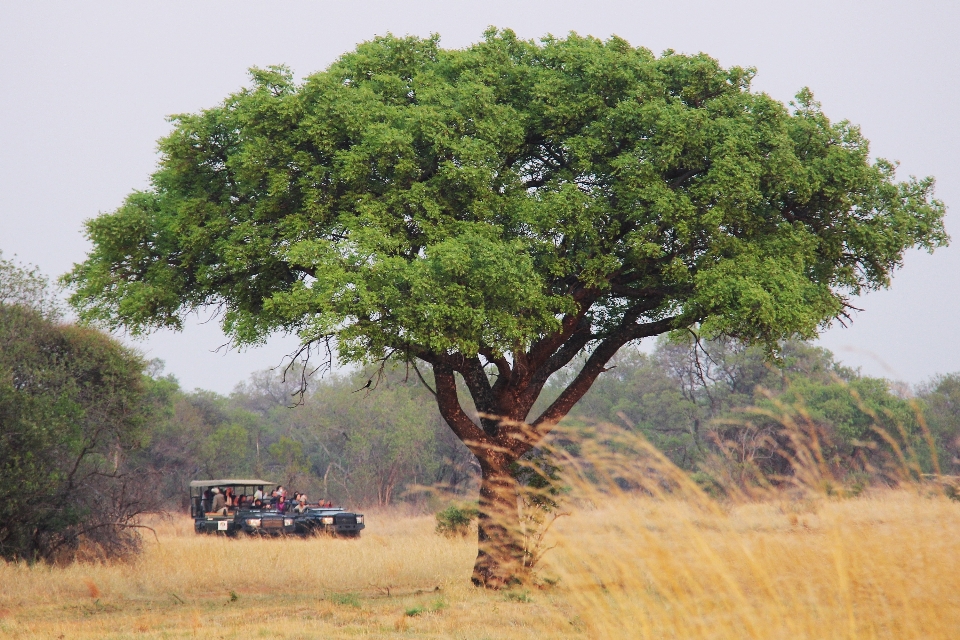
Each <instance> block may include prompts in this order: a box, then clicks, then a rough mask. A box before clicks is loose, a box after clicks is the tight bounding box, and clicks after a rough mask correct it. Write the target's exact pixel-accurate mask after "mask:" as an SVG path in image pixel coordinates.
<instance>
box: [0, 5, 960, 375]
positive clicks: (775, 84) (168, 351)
mask: <svg viewBox="0 0 960 640" xmlns="http://www.w3.org/2000/svg"><path fill="white" fill-rule="evenodd" d="M488 25H495V26H499V27H509V28H512V29H514V30H515V31H517V32H518V33H519V34H520V35H521V36H522V37H528V38H536V37H540V36H542V35H545V34H547V33H552V34H556V35H563V34H566V33H567V32H569V31H576V32H578V33H580V34H590V35H594V36H597V37H600V38H606V37H608V36H610V35H612V34H616V35H619V36H621V37H623V38H626V39H627V40H628V41H630V42H631V43H632V44H634V45H643V46H646V47H648V48H650V49H652V50H653V51H655V52H660V51H662V50H664V49H668V48H672V49H675V50H677V51H682V52H686V53H695V52H698V51H704V52H706V53H708V54H710V55H712V56H714V57H715V58H718V59H719V60H720V62H721V63H722V64H724V65H726V66H730V65H741V66H754V67H757V69H758V71H759V75H758V76H757V79H756V82H755V85H754V86H755V88H757V89H758V90H762V91H766V92H768V93H769V94H771V95H772V96H774V97H776V98H778V99H780V100H783V101H788V100H790V99H791V97H792V96H793V95H794V94H795V93H796V91H797V90H798V89H800V88H801V87H803V86H809V87H811V88H812V89H813V91H814V93H815V95H816V97H817V98H818V99H819V100H820V101H821V102H822V103H823V106H824V110H825V111H826V113H827V114H828V115H829V116H830V117H831V118H833V119H835V120H840V119H848V120H850V121H852V122H855V123H857V124H860V125H861V126H862V128H863V131H864V133H865V135H866V136H867V138H868V139H870V140H871V141H872V145H873V146H872V151H873V153H874V155H876V156H880V157H885V158H889V159H893V160H899V161H900V163H901V174H900V175H901V176H902V177H906V176H907V175H910V174H913V175H918V176H923V175H934V176H936V177H937V179H938V188H937V194H938V197H940V198H941V199H942V200H944V201H945V202H946V203H947V205H948V206H951V205H954V206H955V207H956V206H957V205H958V203H960V154H958V152H957V149H958V148H960V124H958V123H960V3H957V2H932V1H922V0H914V1H912V2H906V1H903V2H892V1H881V0H872V1H871V2H864V1H861V2H847V1H844V0H832V1H829V2H823V1H815V0H808V1H806V2H795V1H793V2H778V1H775V0H762V1H752V2H751V1H745V0H744V1H731V2H723V1H720V0H714V1H700V2H683V1H674V2H663V1H662V0H661V1H659V2H646V1H633V2H629V1H619V2H618V1H600V0H594V1H593V2H564V1H557V0H554V1H551V2H534V1H523V0H513V1H511V2H500V1H490V0H488V1H485V2H454V1H451V0H445V1H443V2H403V1H397V0H393V1H389V2H319V1H314V2H296V1H289V0H288V1H283V2H248V1H240V0H230V1H210V0H206V1H201V0H192V1H189V2H178V1H173V0H162V1H145V0H138V1H137V2H130V1H129V0H127V1H124V2H104V1H101V2H77V1H76V0H72V1H70V2H44V1H40V0H31V1H30V2H16V1H14V0H0V250H2V251H3V253H4V256H5V257H7V258H9V257H11V256H12V255H13V254H16V255H17V257H18V259H20V260H21V261H25V262H30V263H33V264H36V265H38V266H40V267H41V269H42V270H43V271H45V272H46V273H47V274H49V275H51V276H57V275H60V274H62V273H63V272H65V271H67V270H68V269H69V268H70V267H71V265H72V264H73V263H75V262H79V261H80V260H82V259H83V258H84V255H85V252H86V250H87V247H88V245H87V242H86V240H85V239H84V238H83V236H82V233H81V224H82V222H83V220H85V219H87V218H90V217H93V216H95V215H97V213H98V212H103V211H110V210H112V209H114V208H116V207H117V206H118V205H119V204H120V203H121V201H122V199H123V197H124V196H125V195H126V194H127V193H129V192H130V191H131V190H133V189H142V188H145V187H146V186H147V178H148V176H149V174H150V172H151V171H152V170H153V168H154V167H155V164H156V160H157V156H156V145H155V142H156V140H157V139H158V138H160V137H161V136H163V135H164V134H165V133H166V132H167V131H168V130H169V125H168V124H167V122H166V121H165V119H164V117H165V116H166V115H168V114H172V113H181V112H190V111H196V110H198V109H202V108H204V107H209V106H212V105H214V104H216V103H218V102H219V101H220V100H222V99H223V98H224V97H225V96H226V95H227V94H228V93H230V92H232V91H235V90H236V89H238V88H240V87H241V86H243V85H244V84H245V83H246V82H247V77H246V69H247V68H248V67H250V66H253V65H257V66H265V65H269V64H281V63H282V64H287V65H289V66H290V67H292V69H293V70H294V72H295V73H297V75H298V76H300V77H302V76H304V75H306V74H308V73H311V72H313V71H318V70H321V69H324V68H325V67H326V66H327V65H329V64H330V63H331V62H332V61H333V60H334V59H335V58H336V57H337V56H339V55H340V54H341V53H343V52H345V51H348V50H350V49H352V48H353V47H354V46H355V45H356V44H357V43H358V42H361V41H364V40H368V39H370V38H372V37H373V36H375V35H378V34H384V33H386V32H388V31H390V32H392V33H394V34H397V35H403V34H416V35H421V36H426V35H429V34H430V33H433V32H436V33H439V34H440V35H441V38H442V45H443V46H445V47H462V46H465V45H468V44H470V43H471V42H474V41H476V40H478V39H479V38H480V36H481V34H482V32H483V30H484V29H485V28H486V27H487V26H488ZM956 211H960V208H958V209H956ZM947 228H948V231H951V232H953V233H954V235H955V236H957V238H958V240H957V244H956V246H954V247H950V248H947V249H944V250H941V251H938V252H937V253H936V254H935V255H933V256H929V255H927V254H924V253H911V254H910V255H909V256H908V257H907V260H906V265H905V267H904V269H903V270H902V271H900V272H899V273H898V274H897V275H896V276H895V277H894V280H893V286H892V288H891V289H890V290H888V291H883V292H879V293H875V294H871V295H868V296H866V297H864V298H862V299H860V300H859V302H858V303H857V304H858V306H860V307H862V308H863V309H864V311H863V312H862V313H860V314H858V315H857V317H856V319H855V321H854V323H853V325H852V326H851V327H850V328H846V329H844V328H841V327H835V328H833V329H831V330H830V331H828V332H827V333H826V334H825V335H824V336H823V338H822V344H823V345H824V346H826V347H828V348H830V349H832V350H834V352H835V353H836V354H837V355H838V357H839V358H840V359H841V360H843V361H844V362H845V363H847V364H850V365H853V366H861V367H862V368H863V370H864V372H865V373H869V374H872V375H881V376H885V377H892V378H898V379H902V380H907V381H909V382H920V381H922V380H925V379H927V378H929V377H931V376H933V375H934V374H936V373H945V372H951V371H957V370H960V336H958V331H957V324H958V323H957V318H958V314H960V295H958V294H960V268H958V267H960V224H958V217H957V213H955V212H954V209H951V213H950V214H949V215H948V219H947ZM200 320H201V319H198V320H197V322H195V323H193V324H191V326H189V327H188V328H187V329H186V330H185V331H184V332H183V333H179V334H174V333H169V332H164V333H160V334H156V335H154V336H152V337H150V338H149V339H147V340H145V341H142V342H139V343H137V344H138V346H139V347H140V348H141V349H142V350H143V351H144V352H145V353H146V354H147V356H148V357H151V358H153V357H159V358H162V359H163V360H165V361H166V363H167V370H168V371H170V372H172V373H174V374H176V375H177V377H178V378H179V379H180V380H181V382H182V384H183V386H184V387H186V388H188V389H190V388H193V387H203V388H207V389H213V390H215V391H220V392H229V391H230V390H231V389H232V388H233V386H234V385H235V384H236V383H237V382H239V381H241V380H243V379H245V378H246V377H247V376H248V375H249V374H250V373H251V372H252V371H255V370H259V369H264V368H267V367H271V366H275V365H277V364H278V363H279V362H280V360H281V358H282V356H283V355H284V354H285V353H287V352H288V351H289V350H290V349H292V348H293V347H294V346H295V344H296V341H295V340H294V339H292V338H277V339H275V340H273V341H271V342H270V343H269V344H268V345H266V346H264V347H261V348H258V349H253V350H248V351H246V352H243V353H237V352H229V353H226V354H223V353H213V352H212V350H213V349H216V347H218V346H219V345H221V344H222V343H223V342H224V341H225V339H224V338H223V336H222V334H221V333H220V332H219V330H218V328H217V327H216V323H215V322H214V323H207V324H201V323H200Z"/></svg>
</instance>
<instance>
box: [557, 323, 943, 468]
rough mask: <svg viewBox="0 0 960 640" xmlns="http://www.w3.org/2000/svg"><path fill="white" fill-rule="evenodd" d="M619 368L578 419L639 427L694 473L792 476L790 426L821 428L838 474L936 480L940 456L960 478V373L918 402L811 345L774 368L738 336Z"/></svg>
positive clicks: (618, 363) (665, 344) (685, 342)
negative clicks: (716, 470)
mask: <svg viewBox="0 0 960 640" xmlns="http://www.w3.org/2000/svg"><path fill="white" fill-rule="evenodd" d="M614 366H615V368H613V369H611V371H610V372H609V373H608V375H607V376H606V377H605V378H603V379H601V380H600V381H599V382H598V383H597V384H596V385H594V388H593V389H592V390H591V393H590V394H588V395H587V396H586V397H585V398H584V400H583V401H582V402H581V403H580V404H579V405H578V406H577V407H575V408H574V410H573V411H572V412H571V414H570V416H569V419H568V422H570V423H573V424H576V423H578V422H591V421H596V420H606V421H611V422H614V423H618V424H621V425H624V424H626V425H629V426H630V428H632V429H636V430H637V431H639V432H641V433H642V434H643V435H644V436H645V437H646V438H647V439H649V440H650V441H651V443H652V444H654V445H655V446H656V447H657V448H658V449H660V450H661V451H663V452H664V453H665V454H666V455H667V456H668V457H669V458H670V459H671V460H672V461H673V462H674V463H675V464H677V465H678V466H680V467H681V468H684V469H687V470H689V471H698V470H703V469H704V468H705V465H706V463H708V462H710V464H711V465H714V466H715V465H716V464H717V463H718V461H722V462H723V463H724V465H725V466H726V467H727V468H726V472H727V473H734V474H736V473H738V472H740V473H744V474H748V473H752V472H753V471H758V472H760V473H761V474H763V475H765V476H780V477H787V476H789V475H790V473H791V468H790V462H789V460H788V458H787V457H785V456H784V454H785V453H787V452H789V451H790V449H791V448H792V447H793V446H794V444H793V443H791V442H789V439H788V437H787V435H786V434H785V431H786V430H787V427H788V426H790V425H794V426H799V427H802V428H804V429H810V430H813V431H815V437H816V438H817V439H818V443H817V445H818V446H819V447H821V454H822V456H823V461H824V464H826V465H828V466H829V467H831V468H832V471H833V474H834V476H835V477H839V478H843V477H845V476H849V477H851V478H855V479H856V480H855V481H856V482H863V481H864V480H865V479H866V480H867V481H868V480H869V479H870V478H872V479H874V480H879V479H881V478H885V476H884V474H885V473H886V472H888V471H889V470H890V469H889V465H890V464H891V463H895V464H896V466H897V467H898V468H899V469H900V470H903V467H904V460H906V458H907V457H908V456H912V458H910V460H906V461H907V462H908V463H909V465H913V468H912V471H911V473H921V472H933V471H935V470H936V465H935V464H934V455H933V454H934V453H935V454H936V456H935V458H936V460H937V461H938V462H939V464H940V466H941V468H942V469H945V470H947V471H948V472H949V471H956V470H960V458H958V456H957V448H958V445H960V439H958V438H960V416H958V414H957V413H956V412H955V411H954V407H955V406H957V404H956V403H957V402H958V401H960V383H958V377H957V376H955V375H953V376H943V377H940V378H938V379H937V380H935V381H934V382H933V383H931V384H928V385H925V386H923V387H921V388H920V389H919V390H918V393H917V394H916V397H914V398H908V397H907V396H906V395H904V393H903V392H904V389H903V388H902V386H897V385H894V384H892V383H891V382H889V381H887V380H882V379H878V378H870V377H865V376H861V375H860V374H859V372H857V371H855V370H852V369H849V368H847V367H844V366H842V365H840V364H839V363H837V362H836V361H835V360H834V359H833V355H832V354H831V353H830V352H829V351H826V350H824V349H821V348H817V347H814V346H812V345H810V344H808V343H804V342H786V343H784V344H783V345H782V349H781V359H780V361H779V362H771V361H770V360H769V359H768V358H767V356H766V354H765V353H764V352H763V351H762V350H761V349H758V348H756V347H749V346H747V345H744V344H743V343H742V342H739V341H736V340H730V339H720V340H712V341H697V340H695V339H694V338H692V337H688V338H682V337H681V338H679V339H673V340H667V339H664V340H661V341H660V342H659V343H658V345H657V348H656V349H655V350H654V352H653V353H651V354H644V353H640V352H638V351H626V352H622V353H621V354H620V355H619V356H618V358H617V359H616V360H615V361H614ZM560 382H561V384H562V380H561V381H560ZM549 391H550V390H549V389H548V392H549ZM923 420H925V421H926V423H927V424H928V425H929V429H930V434H931V435H932V437H933V441H934V447H933V450H931V447H930V443H929V442H928V436H927V435H926V434H925V433H924V431H923V428H922V426H921V421H923ZM811 437H814V436H813V435H811ZM892 443H896V444H895V445H894V444H892ZM897 448H899V449H900V450H899V451H898V450H897ZM901 455H903V456H904V458H903V459H900V458H899V456H901ZM706 466H709V465H706Z"/></svg>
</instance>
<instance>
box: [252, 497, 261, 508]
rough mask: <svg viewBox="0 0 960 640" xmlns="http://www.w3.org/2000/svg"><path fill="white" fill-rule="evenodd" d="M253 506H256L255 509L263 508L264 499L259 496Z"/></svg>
mask: <svg viewBox="0 0 960 640" xmlns="http://www.w3.org/2000/svg"><path fill="white" fill-rule="evenodd" d="M253 508H254V509H263V500H261V499H260V498H257V499H256V500H254V501H253Z"/></svg>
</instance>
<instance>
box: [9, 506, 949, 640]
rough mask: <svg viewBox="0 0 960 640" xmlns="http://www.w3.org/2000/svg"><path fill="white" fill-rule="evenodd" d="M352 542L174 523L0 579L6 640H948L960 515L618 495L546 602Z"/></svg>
mask: <svg viewBox="0 0 960 640" xmlns="http://www.w3.org/2000/svg"><path fill="white" fill-rule="evenodd" d="M367 521H368V525H367V526H368V528H367V531H366V532H365V533H364V536H363V537H362V538H361V539H360V540H333V539H309V540H300V539H288V540H255V539H242V540H226V539H220V538H215V537H199V536H196V535H194V534H193V532H192V526H191V522H190V521H189V520H188V519H186V518H183V517H177V518H175V519H172V520H169V521H166V522H163V523H160V524H159V525H158V529H157V531H158V539H157V540H154V539H152V537H151V539H149V540H148V542H147V544H146V549H145V552H144V554H143V555H142V556H141V557H140V558H139V559H138V560H136V561H134V562H131V563H112V564H75V565H72V566H68V567H62V568H57V567H53V568H51V567H46V566H33V567H28V566H24V565H13V564H6V565H0V637H10V638H24V639H26V638H65V639H66V638H70V639H81V638H91V639H92V638H144V639H146V638H238V639H239V638H243V639H247V638H317V637H331V638H393V637H427V638H430V637H435V638H471V639H473V638H491V639H492V638H531V637H539V638H560V637H574V638H577V637H579V638H607V637H623V638H678V639H680V638H784V639H786V638H790V639H796V638H956V637H957V630H958V629H960V570H958V568H960V504H958V503H956V502H951V501H949V500H947V499H946V498H944V497H942V496H940V495H938V494H936V493H935V492H932V491H928V490H925V489H921V488H914V489H911V490H901V491H883V492H874V493H869V494H867V495H864V496H861V497H858V498H851V499H831V498H810V497H807V498H802V499H801V498H797V499H788V498H784V499H782V500H778V499H771V500H767V501H764V502H759V503H745V504H741V505H738V506H726V507H723V506H719V505H716V504H715V503H705V502H704V503H697V502H695V501H693V502H691V501H690V500H685V501H679V500H677V501H673V500H663V499H653V498H635V497H634V498H630V497H626V496H620V497H612V498H609V499H608V500H605V501H604V502H603V503H600V504H599V506H596V503H595V505H594V506H581V507H579V508H577V509H575V510H573V513H572V514H571V515H570V516H569V517H564V518H561V519H560V520H558V521H557V523H556V525H555V526H554V528H553V529H552V530H551V532H550V537H549V543H550V544H552V545H556V547H555V548H554V549H552V550H551V551H550V552H549V553H548V554H547V555H546V557H545V560H544V562H543V564H542V566H541V567H540V569H539V575H540V578H541V579H540V582H541V584H540V586H539V587H538V586H533V587H530V588H527V589H517V590H514V591H510V592H500V593H487V592H484V591H482V590H478V589H475V588H473V587H471V586H469V576H470V570H471V567H472V562H473V557H474V554H475V548H476V547H475V544H476V543H475V541H473V540H471V539H466V540H464V539H448V538H443V537H440V536H437V535H435V534H434V533H433V530H432V528H433V520H432V518H430V517H402V516H399V515H390V514H380V515H377V514H369V515H368V519H367Z"/></svg>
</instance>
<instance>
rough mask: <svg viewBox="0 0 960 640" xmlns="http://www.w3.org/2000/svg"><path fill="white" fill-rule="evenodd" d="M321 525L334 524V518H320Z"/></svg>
mask: <svg viewBox="0 0 960 640" xmlns="http://www.w3.org/2000/svg"><path fill="white" fill-rule="evenodd" d="M320 523H321V524H333V516H327V517H325V518H320Z"/></svg>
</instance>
